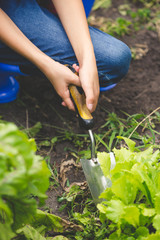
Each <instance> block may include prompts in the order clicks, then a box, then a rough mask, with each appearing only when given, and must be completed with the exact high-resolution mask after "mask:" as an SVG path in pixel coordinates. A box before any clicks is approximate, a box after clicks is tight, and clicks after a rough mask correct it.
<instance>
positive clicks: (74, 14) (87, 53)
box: [52, 0, 95, 65]
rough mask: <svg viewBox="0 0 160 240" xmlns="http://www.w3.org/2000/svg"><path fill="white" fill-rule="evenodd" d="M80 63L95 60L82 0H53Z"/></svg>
mask: <svg viewBox="0 0 160 240" xmlns="http://www.w3.org/2000/svg"><path fill="white" fill-rule="evenodd" d="M52 1H53V4H54V6H55V8H56V10H57V12H58V15H59V17H60V20H61V22H62V25H63V27H64V29H65V31H66V33H67V35H68V38H69V40H70V42H71V45H72V47H73V49H74V52H75V54H76V57H77V59H78V62H79V64H80V65H82V64H83V63H84V61H89V60H90V59H92V60H93V61H94V60H95V57H94V50H93V45H92V42H91V38H90V33H89V28H88V24H87V20H86V15H85V11H84V8H83V3H82V0H65V1H64V0H52Z"/></svg>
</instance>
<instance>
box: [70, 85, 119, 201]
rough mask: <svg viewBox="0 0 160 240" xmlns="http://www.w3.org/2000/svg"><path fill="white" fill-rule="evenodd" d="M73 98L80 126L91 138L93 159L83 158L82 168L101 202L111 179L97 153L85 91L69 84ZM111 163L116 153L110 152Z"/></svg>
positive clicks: (92, 123)
mask: <svg viewBox="0 0 160 240" xmlns="http://www.w3.org/2000/svg"><path fill="white" fill-rule="evenodd" d="M69 90H70V94H71V97H72V100H73V102H74V104H75V107H76V110H77V112H78V116H79V123H80V126H82V127H83V128H85V129H86V130H88V132H89V136H90V140H91V159H90V160H88V159H81V160H80V161H81V164H82V168H83V171H84V174H85V177H86V180H87V183H88V186H89V189H90V191H91V195H92V197H93V201H94V202H95V204H97V203H99V202H100V201H101V200H102V199H100V198H99V196H100V194H101V193H102V192H103V191H104V190H105V189H106V188H107V187H111V181H110V179H107V178H106V177H105V176H104V174H103V172H102V170H101V167H100V164H99V162H98V159H97V158H96V154H95V139H94V135H93V132H92V130H91V129H92V128H93V125H94V119H93V116H92V115H91V113H90V112H89V110H88V108H87V106H86V98H85V95H84V93H83V92H80V91H79V90H78V88H77V87H76V86H74V85H70V86H69ZM110 159H111V165H112V164H114V162H115V159H114V155H113V153H112V152H111V153H110Z"/></svg>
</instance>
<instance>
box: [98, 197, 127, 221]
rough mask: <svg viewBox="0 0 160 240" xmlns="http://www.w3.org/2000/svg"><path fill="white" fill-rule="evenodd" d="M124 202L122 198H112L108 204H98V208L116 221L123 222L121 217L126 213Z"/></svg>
mask: <svg viewBox="0 0 160 240" xmlns="http://www.w3.org/2000/svg"><path fill="white" fill-rule="evenodd" d="M124 206H125V205H124V204H123V203H122V201H120V200H111V201H109V202H108V203H107V206H105V205H103V204H98V206H97V208H98V209H99V210H100V211H101V212H103V213H105V214H106V216H107V217H108V218H109V219H110V220H111V221H113V222H115V223H118V222H119V223H120V222H121V217H122V215H123V214H124Z"/></svg>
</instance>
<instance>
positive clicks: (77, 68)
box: [72, 63, 79, 73]
mask: <svg viewBox="0 0 160 240" xmlns="http://www.w3.org/2000/svg"><path fill="white" fill-rule="evenodd" d="M72 67H73V68H74V70H75V71H76V72H78V73H79V66H78V65H77V64H76V63H74V64H73V65H72Z"/></svg>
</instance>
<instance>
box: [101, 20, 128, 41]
mask: <svg viewBox="0 0 160 240" xmlns="http://www.w3.org/2000/svg"><path fill="white" fill-rule="evenodd" d="M131 25H132V22H131V21H128V20H126V19H125V18H121V17H119V18H117V19H116V20H115V21H113V20H112V19H105V22H104V23H103V25H102V27H100V29H101V30H102V31H104V32H107V33H108V34H110V35H113V36H114V35H118V36H123V35H125V34H128V33H130V30H131V29H130V28H129V27H130V26H131Z"/></svg>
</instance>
